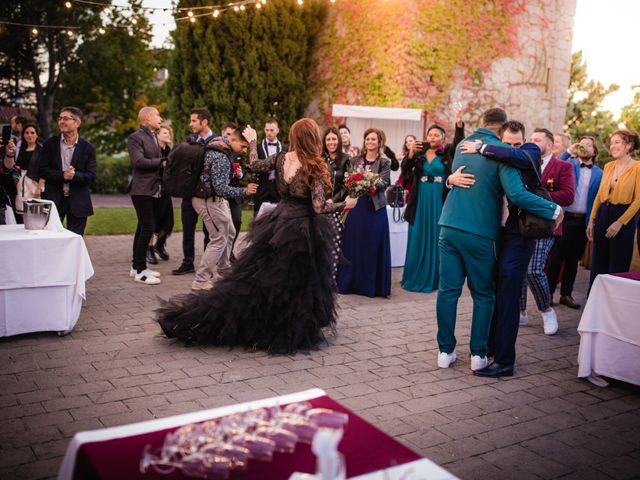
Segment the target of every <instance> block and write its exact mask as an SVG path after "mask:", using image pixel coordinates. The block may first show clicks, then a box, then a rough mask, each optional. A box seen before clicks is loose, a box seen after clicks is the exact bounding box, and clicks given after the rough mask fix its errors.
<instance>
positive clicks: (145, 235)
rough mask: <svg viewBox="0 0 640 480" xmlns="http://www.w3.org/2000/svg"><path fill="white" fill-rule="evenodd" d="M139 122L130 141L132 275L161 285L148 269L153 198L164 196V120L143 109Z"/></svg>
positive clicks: (147, 108)
mask: <svg viewBox="0 0 640 480" xmlns="http://www.w3.org/2000/svg"><path fill="white" fill-rule="evenodd" d="M138 120H139V121H140V129H139V130H137V131H135V132H134V133H132V134H131V135H129V138H128V139H127V149H128V150H129V158H130V160H131V175H132V179H131V185H130V188H129V195H131V202H132V203H133V206H134V208H135V209H136V216H137V217H138V226H137V228H136V234H135V236H134V237H133V262H132V265H131V270H130V276H131V277H133V279H134V281H136V282H138V283H143V284H145V285H157V284H159V283H160V274H159V273H158V272H156V271H154V270H150V269H148V268H147V247H148V245H149V240H151V236H152V235H153V227H154V225H153V199H154V198H157V197H160V172H159V169H160V164H161V163H162V161H163V158H161V153H160V144H159V143H158V139H157V138H156V132H157V131H158V129H159V128H160V124H161V123H162V118H161V117H160V113H158V110H157V109H156V108H155V107H143V108H142V109H141V110H140V112H139V113H138Z"/></svg>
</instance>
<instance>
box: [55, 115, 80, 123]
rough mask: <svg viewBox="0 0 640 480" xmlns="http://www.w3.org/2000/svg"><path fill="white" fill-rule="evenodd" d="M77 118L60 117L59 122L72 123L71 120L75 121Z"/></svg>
mask: <svg viewBox="0 0 640 480" xmlns="http://www.w3.org/2000/svg"><path fill="white" fill-rule="evenodd" d="M75 119H76V118H75V117H64V116H62V115H61V116H59V117H58V121H59V122H70V121H71V120H75Z"/></svg>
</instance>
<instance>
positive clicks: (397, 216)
mask: <svg viewBox="0 0 640 480" xmlns="http://www.w3.org/2000/svg"><path fill="white" fill-rule="evenodd" d="M385 197H386V199H387V205H389V206H390V207H391V208H393V221H394V222H396V223H400V222H404V218H402V209H403V208H404V207H405V205H406V196H405V190H404V187H403V186H402V185H400V184H395V185H391V186H390V187H389V188H387V190H386V191H385Z"/></svg>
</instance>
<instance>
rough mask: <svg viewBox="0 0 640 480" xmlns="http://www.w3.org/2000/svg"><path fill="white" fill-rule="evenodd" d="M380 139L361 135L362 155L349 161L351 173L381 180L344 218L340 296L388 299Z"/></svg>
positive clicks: (385, 171)
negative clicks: (373, 175) (377, 176)
mask: <svg viewBox="0 0 640 480" xmlns="http://www.w3.org/2000/svg"><path fill="white" fill-rule="evenodd" d="M382 139H383V135H382V134H381V131H380V130H378V129H377V128H369V129H368V130H367V131H365V132H364V147H363V149H362V151H363V153H362V154H361V155H360V156H358V157H356V158H354V159H352V161H351V170H355V169H357V168H359V167H362V168H365V169H369V170H371V171H372V172H375V173H379V174H380V176H381V177H382V178H381V180H380V181H379V182H378V185H377V186H376V193H375V194H373V195H365V196H363V197H360V198H359V199H358V203H357V204H356V207H355V208H354V209H353V210H351V211H350V212H349V214H348V216H347V220H346V222H345V225H344V236H343V240H342V260H341V263H340V270H339V273H338V292H339V293H356V294H358V295H366V296H368V297H388V296H389V295H391V248H390V242H389V222H388V220H387V209H386V206H387V202H386V199H385V195H384V192H385V190H386V188H387V187H388V186H389V183H390V168H391V160H389V159H388V158H386V157H384V156H382V154H381V148H382V145H383V141H382Z"/></svg>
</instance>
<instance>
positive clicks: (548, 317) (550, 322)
mask: <svg viewBox="0 0 640 480" xmlns="http://www.w3.org/2000/svg"><path fill="white" fill-rule="evenodd" d="M540 313H541V314H542V323H543V325H544V334H545V335H555V334H556V333H558V317H557V316H556V312H555V310H554V309H553V308H551V309H549V311H548V312H540Z"/></svg>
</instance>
